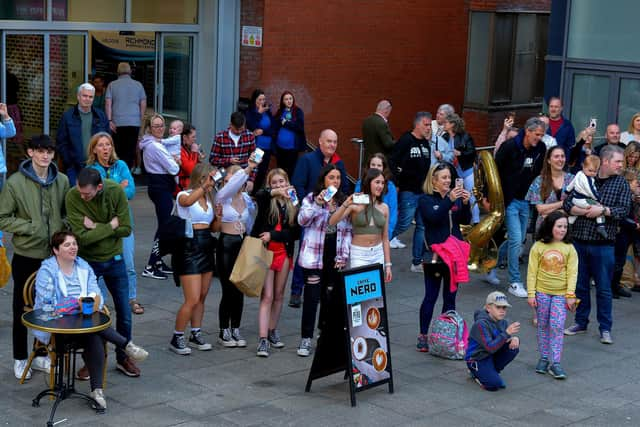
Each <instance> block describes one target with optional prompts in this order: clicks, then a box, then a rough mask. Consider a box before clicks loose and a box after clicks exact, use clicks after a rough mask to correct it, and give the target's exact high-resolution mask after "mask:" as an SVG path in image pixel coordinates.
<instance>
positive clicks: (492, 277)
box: [484, 269, 500, 286]
mask: <svg viewBox="0 0 640 427" xmlns="http://www.w3.org/2000/svg"><path fill="white" fill-rule="evenodd" d="M484 281H485V282H487V283H489V284H491V285H493V286H498V285H499V284H500V279H498V275H497V274H496V270H495V269H494V270H491V271H490V272H489V273H487V275H486V276H484Z"/></svg>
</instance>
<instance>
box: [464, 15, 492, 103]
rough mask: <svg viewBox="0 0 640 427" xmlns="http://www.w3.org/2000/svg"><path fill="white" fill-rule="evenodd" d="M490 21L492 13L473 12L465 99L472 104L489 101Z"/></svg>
mask: <svg viewBox="0 0 640 427" xmlns="http://www.w3.org/2000/svg"><path fill="white" fill-rule="evenodd" d="M490 23H491V14H490V13H481V12H472V13H471V28H470V30H469V31H470V34H469V55H468V58H469V59H468V65H467V84H466V93H465V99H466V101H467V102H469V103H472V104H486V102H487V77H488V73H489V42H490V41H491V39H490V37H489V33H490V31H489V25H490Z"/></svg>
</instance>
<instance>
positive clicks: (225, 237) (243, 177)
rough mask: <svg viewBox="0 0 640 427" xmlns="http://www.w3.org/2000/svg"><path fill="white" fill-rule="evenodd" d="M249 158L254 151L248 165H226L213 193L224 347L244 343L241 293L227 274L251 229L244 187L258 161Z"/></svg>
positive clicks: (251, 211)
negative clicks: (217, 220)
mask: <svg viewBox="0 0 640 427" xmlns="http://www.w3.org/2000/svg"><path fill="white" fill-rule="evenodd" d="M253 159H254V154H252V155H251V157H249V165H248V166H247V167H246V168H245V169H241V168H240V166H238V165H233V166H231V167H229V168H228V169H227V174H226V175H225V177H224V185H223V187H222V188H221V189H220V190H219V191H218V194H216V205H217V204H220V205H221V209H222V217H221V218H220V222H221V223H220V237H219V238H218V246H217V248H216V249H217V250H216V267H217V271H218V276H219V277H220V284H221V285H222V298H220V307H219V309H218V318H219V320H220V334H219V337H218V342H220V344H222V345H223V346H224V347H246V346H247V341H245V339H244V338H243V337H242V335H240V320H241V319H242V307H243V304H244V295H243V294H242V292H240V291H239V290H238V288H236V287H235V286H234V284H233V283H231V281H230V280H229V276H231V271H232V270H233V265H234V264H235V262H236V258H237V257H238V253H239V252H240V247H241V246H242V239H244V236H245V235H246V234H249V233H251V229H252V227H253V220H254V217H255V211H256V205H255V203H254V202H253V200H252V199H251V197H249V195H248V194H247V192H246V191H244V185H245V183H246V182H247V180H248V179H249V175H250V174H251V173H252V172H253V170H254V169H255V168H256V166H257V165H258V164H257V163H256V162H255V161H254V160H253Z"/></svg>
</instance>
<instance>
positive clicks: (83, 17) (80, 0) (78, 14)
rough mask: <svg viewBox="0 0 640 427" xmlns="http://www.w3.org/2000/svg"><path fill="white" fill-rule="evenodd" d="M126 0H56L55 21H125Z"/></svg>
mask: <svg viewBox="0 0 640 427" xmlns="http://www.w3.org/2000/svg"><path fill="white" fill-rule="evenodd" d="M124 2H125V0H109V1H105V0H55V1H54V10H53V20H54V21H79V22H124Z"/></svg>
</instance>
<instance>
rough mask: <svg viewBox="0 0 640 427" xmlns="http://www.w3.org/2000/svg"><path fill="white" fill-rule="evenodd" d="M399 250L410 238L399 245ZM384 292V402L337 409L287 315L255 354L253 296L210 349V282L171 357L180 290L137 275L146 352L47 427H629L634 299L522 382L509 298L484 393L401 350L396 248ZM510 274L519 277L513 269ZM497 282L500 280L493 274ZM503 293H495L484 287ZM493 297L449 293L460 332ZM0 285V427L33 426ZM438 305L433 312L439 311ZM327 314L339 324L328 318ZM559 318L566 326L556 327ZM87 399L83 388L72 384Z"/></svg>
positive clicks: (405, 280) (408, 346)
mask: <svg viewBox="0 0 640 427" xmlns="http://www.w3.org/2000/svg"><path fill="white" fill-rule="evenodd" d="M132 205H133V209H134V212H135V216H136V225H137V229H136V247H137V251H138V252H137V254H136V263H137V267H138V270H139V271H140V270H141V269H142V267H143V266H144V263H145V262H146V258H147V256H148V251H149V247H150V244H151V240H152V235H153V232H154V231H155V230H154V227H155V219H154V217H153V207H152V206H151V204H150V202H149V201H148V198H147V196H146V194H144V193H139V194H138V195H137V196H136V199H134V201H133V203H132ZM402 239H403V240H404V241H410V235H409V234H407V235H405V236H402ZM392 257H393V262H394V278H395V280H394V282H393V283H392V284H390V285H389V286H388V287H387V296H388V302H389V316H390V318H389V321H390V337H391V351H392V357H393V367H394V382H395V393H393V394H389V393H388V392H387V388H386V387H380V388H376V389H371V390H367V391H364V392H362V393H359V394H358V395H357V401H358V405H357V406H356V407H355V408H351V406H350V403H349V395H348V385H347V383H346V382H345V381H344V380H343V378H342V375H341V374H337V375H332V376H330V377H327V378H323V379H319V380H317V381H314V383H313V386H312V389H311V392H310V393H305V392H304V386H305V382H306V378H307V375H308V370H309V368H310V366H311V361H312V360H311V358H301V357H298V356H297V355H296V353H295V350H296V347H297V345H298V341H299V330H300V316H301V310H300V309H293V308H290V307H287V306H285V307H284V308H283V313H282V318H281V323H280V329H281V334H282V337H283V341H284V342H285V343H286V347H285V348H284V349H282V350H274V351H273V353H272V355H271V357H269V358H268V359H259V358H256V356H255V343H256V341H257V305H258V300H257V299H255V298H254V299H246V300H245V308H244V316H243V321H242V330H243V333H244V335H245V337H246V338H247V340H248V343H249V345H248V346H247V348H244V349H225V348H222V347H221V346H220V345H219V344H217V343H216V337H217V333H218V320H217V318H218V304H219V301H220V284H219V282H218V281H217V279H214V281H213V282H212V284H211V288H210V291H209V296H208V298H207V302H206V304H205V308H206V311H205V318H204V324H203V332H204V335H205V337H206V339H207V340H209V341H210V342H211V343H213V344H214V345H213V347H214V348H213V350H212V351H208V352H199V351H194V352H193V353H192V355H191V356H188V357H183V356H178V355H176V354H174V353H172V352H170V351H169V350H168V349H167V346H168V342H169V339H170V337H171V333H172V331H173V328H174V321H175V317H174V316H175V312H176V310H177V309H178V307H179V306H180V304H181V302H182V292H181V290H180V289H179V288H176V287H175V286H174V285H173V282H172V280H167V281H156V280H151V279H148V278H143V277H140V276H139V277H138V300H139V301H140V302H142V303H143V304H144V306H145V309H146V312H145V314H144V315H142V316H133V323H134V339H135V341H136V342H137V343H138V344H140V345H143V346H144V347H145V348H147V350H149V351H150V353H151V355H150V357H149V359H148V360H147V361H146V362H144V363H142V364H140V368H141V369H142V376H141V377H140V378H137V379H136V378H128V377H125V376H123V375H121V374H119V373H117V372H116V371H115V369H114V367H115V358H114V355H113V352H112V351H111V352H110V355H109V361H108V363H109V365H108V376H107V384H106V390H105V393H106V396H107V401H108V404H109V409H108V411H107V413H106V414H105V415H96V414H95V413H94V412H93V411H91V410H90V409H89V408H87V406H86V405H85V404H84V403H83V402H81V401H74V400H70V401H65V402H63V403H62V405H61V406H60V408H59V409H58V413H57V416H56V420H62V419H65V418H66V421H64V422H62V423H60V424H58V426H61V427H64V426H76V425H77V426H82V425H92V426H122V425H139V426H146V425H153V426H182V427H192V426H205V425H206V426H252V425H274V426H275V425H278V426H297V425H301V424H304V425H307V426H331V427H336V426H343V425H344V426H346V425H349V426H353V425H363V426H372V425H373V426H376V425H381V426H382V425H384V426H395V425H399V426H409V425H413V426H449V425H459V426H489V425H508V426H513V425H545V426H554V425H572V424H573V425H580V426H582V425H590V426H591V425H592V426H598V425H607V426H617V425H640V354H639V352H638V347H639V346H640V336H638V334H637V324H638V317H640V314H639V313H640V310H638V308H639V305H640V295H637V294H634V297H633V298H631V299H628V300H627V299H622V300H615V301H614V303H613V304H614V328H613V337H614V339H615V344H614V345H613V346H604V345H602V344H600V342H599V341H598V332H597V329H598V328H597V323H596V322H595V313H592V316H591V323H590V325H589V332H588V333H587V334H585V335H581V336H575V337H568V338H566V340H565V349H564V354H563V365H564V367H565V370H566V371H567V373H568V375H569V377H568V378H567V380H565V381H557V380H554V379H553V378H551V377H550V376H548V375H539V374H536V373H534V371H533V368H534V366H535V363H536V361H537V359H538V354H537V349H536V341H535V339H536V338H535V332H536V330H535V328H534V327H533V326H532V325H531V315H532V312H531V309H530V308H529V307H528V306H527V304H526V301H525V300H518V299H516V298H515V297H512V296H510V297H509V298H510V301H511V303H512V304H513V308H512V309H511V310H510V313H509V318H510V319H512V320H517V321H520V322H521V323H522V329H521V333H520V337H521V341H522V347H521V352H520V355H519V356H518V358H517V359H516V360H515V362H514V363H512V364H511V365H510V366H509V367H507V369H506V370H505V371H504V375H503V377H504V380H505V382H506V383H507V385H508V387H507V389H506V390H504V391H500V392H497V393H489V392H485V391H483V390H481V389H480V388H479V387H478V386H477V384H475V383H474V382H472V381H471V380H469V378H468V374H467V370H466V368H465V364H464V362H460V361H449V360H443V359H438V358H434V357H433V356H431V355H429V354H424V353H419V352H417V351H416V350H415V341H416V334H417V332H418V310H419V307H420V304H421V302H422V297H423V292H424V284H423V279H422V276H421V275H419V274H416V273H411V272H409V265H408V262H409V261H408V260H409V259H410V249H402V250H393V251H392ZM523 271H524V270H523ZM498 276H499V277H500V278H501V279H502V280H503V282H505V279H506V272H504V271H499V272H498ZM498 288H499V289H503V290H504V289H505V286H500V287H498ZM494 289H495V287H493V286H490V285H488V284H486V283H484V282H483V281H482V280H481V277H480V276H478V275H475V274H472V281H471V283H469V284H465V285H462V286H461V287H460V290H459V293H458V299H457V305H458V307H457V308H458V310H459V311H460V312H461V314H462V315H463V317H464V318H465V319H466V320H467V322H471V321H472V319H473V312H474V310H476V309H478V308H480V306H481V305H482V303H483V300H484V298H485V297H486V294H487V293H489V292H490V291H492V290H494ZM12 290H13V286H12V285H11V284H10V285H9V286H7V287H5V288H3V289H0V345H1V346H2V348H3V349H4V351H2V352H0V396H2V397H0V425H7V426H33V425H44V422H45V421H46V419H47V417H48V414H49V408H50V407H51V406H50V405H51V403H50V402H49V401H47V402H44V401H43V404H42V406H41V407H40V408H32V407H31V399H32V398H33V397H34V396H35V394H37V392H39V391H40V390H41V389H43V388H44V387H45V386H46V383H45V378H44V376H43V375H42V374H41V373H34V377H33V379H32V380H31V381H29V382H27V383H26V384H24V385H19V384H18V383H17V381H15V379H14V378H13V370H12V367H13V358H12V354H11V314H10V313H11V295H12ZM440 307H441V306H440V303H438V305H437V306H436V312H437V311H438V310H440ZM340 315H341V314H340ZM572 320H573V319H571V318H570V319H567V323H568V324H570V323H571V322H572ZM77 387H78V389H80V390H83V391H87V390H88V387H89V386H88V384H87V383H78V384H77Z"/></svg>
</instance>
